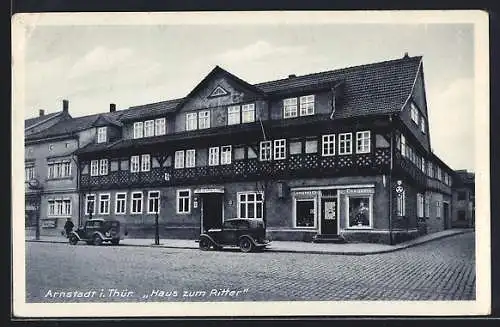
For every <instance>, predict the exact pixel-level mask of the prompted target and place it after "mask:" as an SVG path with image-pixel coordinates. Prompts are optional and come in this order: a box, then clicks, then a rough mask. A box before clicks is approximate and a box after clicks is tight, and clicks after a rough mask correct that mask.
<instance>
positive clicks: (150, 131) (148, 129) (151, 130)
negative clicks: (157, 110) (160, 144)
mask: <svg viewBox="0 0 500 327" xmlns="http://www.w3.org/2000/svg"><path fill="white" fill-rule="evenodd" d="M151 136H155V121H154V120H146V121H145V122H144V137H151Z"/></svg>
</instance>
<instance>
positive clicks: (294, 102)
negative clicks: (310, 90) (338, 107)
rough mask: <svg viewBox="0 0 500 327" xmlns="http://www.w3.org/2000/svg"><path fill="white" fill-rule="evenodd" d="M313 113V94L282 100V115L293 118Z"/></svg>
mask: <svg viewBox="0 0 500 327" xmlns="http://www.w3.org/2000/svg"><path fill="white" fill-rule="evenodd" d="M299 114H300V116H309V115H314V94H311V95H304V96H301V97H299V98H288V99H285V100H283V117H284V118H294V117H297V116H298V115H299Z"/></svg>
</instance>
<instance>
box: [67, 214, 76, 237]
mask: <svg viewBox="0 0 500 327" xmlns="http://www.w3.org/2000/svg"><path fill="white" fill-rule="evenodd" d="M73 227H75V224H73V221H71V218H68V219H67V220H66V224H64V231H65V232H66V238H68V237H69V233H71V232H72V231H73Z"/></svg>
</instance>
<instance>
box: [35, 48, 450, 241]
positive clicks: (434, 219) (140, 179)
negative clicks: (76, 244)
mask: <svg viewBox="0 0 500 327" xmlns="http://www.w3.org/2000/svg"><path fill="white" fill-rule="evenodd" d="M90 117H95V119H94V118H92V119H89V118H85V117H82V118H75V120H76V119H84V120H85V119H89V121H91V122H92V123H90V124H89V125H85V126H87V129H85V130H79V129H78V130H76V131H75V130H74V129H70V130H71V132H70V135H71V137H74V138H75V142H76V143H75V146H74V147H71V150H68V151H67V152H64V153H63V154H57V155H55V156H54V158H57V160H68V158H71V160H73V158H75V157H76V159H75V160H76V161H71V162H72V167H75V166H76V167H78V168H77V169H76V170H77V171H78V174H75V175H71V181H70V183H68V184H66V186H65V189H64V191H62V190H59V189H57V191H56V190H55V189H56V186H55V183H54V186H52V187H50V189H51V190H53V195H48V194H47V195H46V199H45V200H44V201H46V203H47V205H48V206H49V207H48V209H47V210H46V211H45V207H44V204H43V205H42V211H41V212H42V213H44V212H47V215H48V216H47V219H49V217H50V216H49V213H51V212H52V211H51V209H50V205H51V204H50V203H51V202H50V201H57V200H58V199H62V201H64V199H65V197H69V198H70V199H71V201H72V203H74V202H76V201H78V205H76V208H75V207H74V206H72V209H71V213H72V215H78V219H79V222H80V223H81V222H83V221H84V220H86V219H89V218H91V217H102V218H115V219H119V220H121V221H122V222H123V223H125V224H127V226H128V230H129V236H131V237H153V235H154V224H155V216H156V215H158V220H159V224H160V234H161V237H164V238H174V237H179V238H193V239H194V238H197V237H198V235H199V234H200V233H201V232H203V231H204V230H207V229H209V228H216V227H220V226H221V225H222V222H223V221H224V220H225V219H228V218H233V217H246V218H262V219H263V220H264V221H265V223H266V227H267V230H268V232H269V233H270V235H271V237H272V239H274V240H304V241H311V240H317V241H320V240H339V239H342V240H347V241H351V242H352V241H363V242H381V243H397V242H401V241H404V240H408V239H411V238H415V237H418V236H419V235H422V234H425V233H431V232H435V231H439V230H443V229H446V228H449V227H450V220H451V219H450V212H451V209H450V205H451V203H452V199H451V194H452V192H451V185H452V179H453V178H452V177H453V170H452V169H451V168H450V167H448V166H447V165H446V164H444V163H443V162H442V161H441V160H440V159H439V158H438V157H437V156H436V155H435V154H433V153H432V151H431V147H430V141H431V139H430V133H429V129H428V126H429V121H428V117H429V116H428V110H427V102H426V95H425V85H424V72H423V60H422V57H409V56H408V55H405V56H404V57H403V58H400V59H396V60H391V61H385V62H379V63H374V64H367V65H362V66H356V67H350V68H345V69H339V70H333V71H327V72H320V73H313V74H308V75H303V76H296V75H290V76H289V77H288V78H285V79H280V80H275V81H269V82H264V83H259V84H250V83H248V82H246V81H244V80H242V79H241V78H239V77H237V76H235V75H233V74H231V73H230V72H228V71H226V70H224V69H222V68H220V67H218V66H217V67H215V68H214V69H213V70H212V71H211V72H210V73H209V74H208V75H207V76H205V77H204V78H203V79H202V80H201V81H200V83H199V84H198V85H197V86H196V87H195V88H194V89H193V90H192V91H191V92H190V93H189V94H187V95H186V96H185V97H184V98H181V99H173V100H168V101H163V102H158V103H152V104H145V105H141V106H137V107H132V108H129V109H127V110H124V111H121V112H120V114H117V115H116V116H112V117H111V118H110V116H109V113H108V114H103V115H94V116H90ZM60 124H61V128H63V127H62V126H63V125H67V123H60ZM76 125H78V126H80V124H79V123H77V124H76ZM71 126H73V125H71ZM53 128H55V127H53ZM79 128H83V127H79ZM48 130H50V129H48ZM66 131H69V130H68V129H66ZM90 131H91V132H90ZM85 133H88V134H85ZM51 135H52V136H51ZM53 135H54V134H52V132H50V133H47V134H45V137H46V138H49V137H53ZM82 135H86V136H82ZM65 137H66V138H65V139H64V141H62V142H63V143H62V144H64V142H67V141H66V140H67V139H68V137H69V136H68V135H67V134H66V136H65ZM46 140H47V139H46ZM75 148H76V150H75ZM76 162H78V164H77V165H76ZM73 165H74V166H73ZM41 174H42V175H43V176H47V172H42V173H41ZM57 185H61V184H60V183H59V182H58V183H57ZM59 187H60V186H57V188H59ZM76 192H78V193H76ZM56 194H57V196H55V195H56ZM77 194H78V195H77ZM77 199H79V200H77ZM42 203H43V201H42ZM65 214H67V212H65ZM58 224H59V222H57V227H60V226H59V225H58Z"/></svg>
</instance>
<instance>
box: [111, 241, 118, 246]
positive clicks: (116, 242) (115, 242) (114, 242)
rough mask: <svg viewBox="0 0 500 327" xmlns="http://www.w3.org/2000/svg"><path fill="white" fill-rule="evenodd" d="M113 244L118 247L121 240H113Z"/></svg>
mask: <svg viewBox="0 0 500 327" xmlns="http://www.w3.org/2000/svg"><path fill="white" fill-rule="evenodd" d="M111 244H113V245H118V244H120V240H111Z"/></svg>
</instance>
